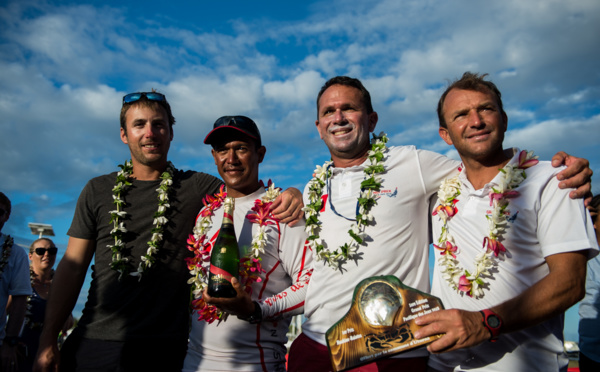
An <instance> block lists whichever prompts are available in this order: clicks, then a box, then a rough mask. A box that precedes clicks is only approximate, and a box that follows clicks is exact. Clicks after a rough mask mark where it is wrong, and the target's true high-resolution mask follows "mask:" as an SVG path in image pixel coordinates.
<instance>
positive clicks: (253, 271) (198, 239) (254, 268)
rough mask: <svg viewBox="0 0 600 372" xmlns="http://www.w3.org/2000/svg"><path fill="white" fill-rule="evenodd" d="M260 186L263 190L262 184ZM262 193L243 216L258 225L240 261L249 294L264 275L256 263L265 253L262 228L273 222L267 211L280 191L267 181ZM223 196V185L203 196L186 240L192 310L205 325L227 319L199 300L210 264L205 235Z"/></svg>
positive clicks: (258, 263)
mask: <svg viewBox="0 0 600 372" xmlns="http://www.w3.org/2000/svg"><path fill="white" fill-rule="evenodd" d="M261 185H263V187H264V184H263V183H262V181H261ZM265 191H266V193H265V195H263V197H262V198H261V199H257V200H256V201H255V202H254V207H253V208H252V211H253V212H254V213H251V214H248V215H247V216H246V218H247V219H248V220H250V221H251V222H253V223H255V224H257V225H258V230H257V231H256V233H254V235H253V236H252V243H251V244H250V251H249V252H248V253H247V254H246V256H245V257H244V258H242V259H241V260H240V276H241V279H242V284H243V285H244V287H245V289H246V291H247V292H249V293H251V291H252V289H251V286H252V283H254V282H255V281H256V282H260V281H261V279H260V277H259V275H260V273H261V272H264V270H262V267H261V264H260V261H261V257H260V255H261V253H264V252H265V250H264V248H265V247H266V245H267V234H266V228H267V226H268V225H272V224H275V223H276V221H277V220H276V219H275V217H274V216H273V215H272V214H271V212H270V205H271V203H272V202H273V201H274V200H275V199H276V198H277V197H278V196H279V194H281V189H279V188H276V187H275V184H274V183H272V182H271V181H270V180H269V182H268V187H267V188H266V190H265ZM226 197H227V193H226V192H225V189H224V185H223V186H221V189H220V191H219V192H218V193H217V194H215V195H214V196H210V195H207V197H206V198H205V199H204V205H205V208H204V209H203V210H202V211H201V213H200V215H199V218H198V219H197V220H196V225H195V226H194V229H193V235H190V238H189V239H188V245H189V249H190V250H191V251H192V252H194V257H193V258H187V259H186V262H187V265H188V269H189V270H190V275H191V278H190V279H189V280H188V284H191V285H192V296H193V300H192V308H193V309H194V310H197V311H198V313H199V318H198V319H199V320H205V321H206V322H208V323H212V322H213V321H215V320H217V319H219V321H221V320H225V319H226V318H227V314H226V313H224V312H222V311H219V310H217V308H216V307H215V306H213V305H208V304H207V303H205V302H204V300H203V299H202V293H203V292H204V289H205V288H206V286H207V285H208V270H207V267H205V265H204V264H205V263H207V262H210V253H211V251H210V249H211V247H210V244H209V243H207V242H206V239H207V236H206V234H207V232H208V231H209V230H210V228H211V227H212V217H213V216H214V211H215V210H216V209H218V208H219V207H220V206H221V204H222V203H223V201H224V200H225V198H226Z"/></svg>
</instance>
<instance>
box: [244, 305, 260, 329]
mask: <svg viewBox="0 0 600 372" xmlns="http://www.w3.org/2000/svg"><path fill="white" fill-rule="evenodd" d="M252 303H253V304H254V311H253V312H252V314H250V316H249V317H248V319H247V320H248V322H250V324H257V323H260V322H261V321H262V309H261V308H260V305H259V304H258V302H256V301H252Z"/></svg>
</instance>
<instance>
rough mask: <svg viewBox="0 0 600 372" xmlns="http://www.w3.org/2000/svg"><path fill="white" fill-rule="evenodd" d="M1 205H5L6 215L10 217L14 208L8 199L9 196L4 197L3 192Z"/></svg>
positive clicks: (0, 196)
mask: <svg viewBox="0 0 600 372" xmlns="http://www.w3.org/2000/svg"><path fill="white" fill-rule="evenodd" d="M0 204H2V205H4V206H5V207H6V213H7V214H8V216H10V210H11V208H12V206H11V205H10V199H9V198H8V196H6V195H4V193H3V192H1V191H0Z"/></svg>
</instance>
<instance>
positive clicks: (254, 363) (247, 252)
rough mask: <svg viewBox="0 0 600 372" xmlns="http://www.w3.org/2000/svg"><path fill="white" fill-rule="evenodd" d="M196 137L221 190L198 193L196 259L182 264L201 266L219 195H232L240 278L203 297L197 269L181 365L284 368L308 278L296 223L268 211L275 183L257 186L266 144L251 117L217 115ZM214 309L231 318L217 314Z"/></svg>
mask: <svg viewBox="0 0 600 372" xmlns="http://www.w3.org/2000/svg"><path fill="white" fill-rule="evenodd" d="M204 143H206V144H210V145H211V146H212V147H213V149H212V155H213V157H214V159H215V164H216V166H217V169H218V171H219V175H220V176H221V177H222V178H223V181H224V182H225V185H226V190H221V192H220V193H218V194H216V195H214V196H213V197H207V198H206V201H205V208H203V209H202V210H201V211H200V214H199V215H198V219H197V221H196V227H195V229H194V233H195V237H194V242H193V244H192V245H193V247H194V250H195V252H194V253H195V254H196V257H197V260H189V261H188V268H189V269H190V271H191V272H192V273H193V274H194V277H196V273H198V272H202V273H207V272H208V266H209V265H210V263H209V262H208V261H207V259H208V257H210V251H211V250H212V248H213V245H214V243H215V239H216V237H217V235H218V233H219V227H220V224H219V221H220V217H221V216H222V215H223V205H222V201H223V200H224V198H225V197H226V196H228V197H233V198H234V199H235V209H234V213H233V221H234V227H235V231H236V238H237V240H238V246H239V248H240V258H241V263H242V264H241V269H240V280H239V281H238V280H237V279H233V280H232V283H233V284H234V288H235V289H236V291H237V297H236V298H233V299H223V298H211V297H210V296H208V294H207V293H206V292H205V291H203V289H204V288H205V281H204V280H205V279H206V276H205V275H202V274H200V277H201V279H200V280H198V281H195V282H194V283H193V285H194V293H195V297H196V298H195V300H194V308H195V310H196V311H195V312H194V314H193V315H192V329H191V333H190V343H189V345H188V351H187V356H186V359H185V363H184V368H183V370H184V371H238V370H244V371H285V355H286V347H285V343H286V342H287V337H286V333H287V330H288V326H289V323H290V321H289V320H290V317H291V316H292V315H295V314H299V313H300V312H301V310H302V305H303V303H304V295H303V294H301V292H302V289H303V288H305V287H306V285H307V284H308V280H309V277H310V271H309V270H308V268H309V267H310V264H311V252H310V249H308V247H307V246H306V245H305V242H306V238H307V237H308V236H307V234H306V233H305V231H304V223H303V222H301V223H298V224H297V225H296V226H293V227H291V226H289V225H288V224H285V223H281V222H279V221H278V220H277V219H276V218H274V217H273V215H272V214H271V213H268V208H269V204H270V201H271V200H273V198H274V197H275V196H276V194H277V190H276V189H275V188H274V186H273V185H272V184H271V185H269V187H267V188H265V185H264V184H263V183H262V182H261V181H260V180H259V177H258V173H259V169H258V168H259V164H260V163H261V162H262V161H263V159H264V156H265V152H266V148H265V147H264V146H262V143H261V138H260V132H259V131H258V128H257V126H256V124H255V123H254V121H252V120H251V119H250V118H248V117H245V116H224V117H221V118H219V119H218V120H217V121H216V122H215V124H214V129H213V130H212V131H211V132H210V133H209V134H208V136H207V137H206V139H205V140H204ZM203 270H204V271H203ZM202 279H204V280H202ZM221 311H226V312H227V313H229V314H233V315H237V316H238V318H235V317H233V316H230V317H228V318H227V319H226V320H225V321H222V320H223V319H224V318H225V313H221ZM281 318H284V319H281ZM217 325H218V326H217Z"/></svg>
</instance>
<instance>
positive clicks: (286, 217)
mask: <svg viewBox="0 0 600 372" xmlns="http://www.w3.org/2000/svg"><path fill="white" fill-rule="evenodd" d="M302 208H304V203H303V202H302V193H301V192H300V190H298V189H296V188H294V187H290V188H289V189H287V190H285V191H283V192H282V193H281V195H279V196H278V197H277V199H275V201H274V202H273V204H272V205H271V211H273V215H274V216H275V217H276V218H277V219H278V220H279V221H281V222H283V223H286V224H288V225H290V226H294V225H295V224H296V223H297V222H298V221H300V220H301V219H302V218H303V217H304V212H303V211H302Z"/></svg>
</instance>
